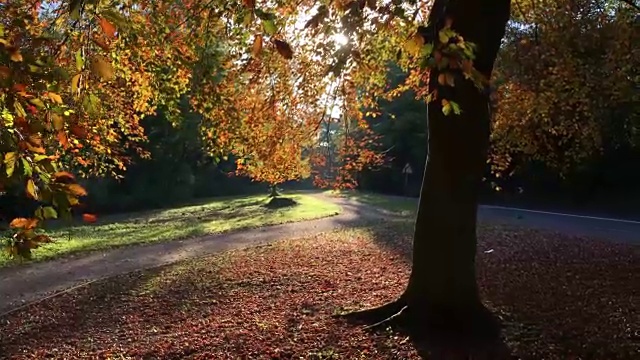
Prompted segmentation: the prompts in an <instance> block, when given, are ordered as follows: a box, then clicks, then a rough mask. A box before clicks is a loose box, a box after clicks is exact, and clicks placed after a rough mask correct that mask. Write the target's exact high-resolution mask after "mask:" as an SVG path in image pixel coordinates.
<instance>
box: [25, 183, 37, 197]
mask: <svg viewBox="0 0 640 360" xmlns="http://www.w3.org/2000/svg"><path fill="white" fill-rule="evenodd" d="M26 191H27V195H29V196H30V197H31V198H32V199H35V200H37V199H38V193H37V191H38V189H37V188H36V183H34V182H33V179H29V180H27V190H26Z"/></svg>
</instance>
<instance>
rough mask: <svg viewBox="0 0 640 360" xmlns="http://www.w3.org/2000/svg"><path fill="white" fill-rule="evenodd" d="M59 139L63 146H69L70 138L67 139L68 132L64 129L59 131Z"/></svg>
mask: <svg viewBox="0 0 640 360" xmlns="http://www.w3.org/2000/svg"><path fill="white" fill-rule="evenodd" d="M57 137H58V141H59V142H60V145H62V147H63V148H65V149H66V148H67V147H69V139H67V134H66V133H65V132H64V131H58V136H57Z"/></svg>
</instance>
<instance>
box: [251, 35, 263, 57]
mask: <svg viewBox="0 0 640 360" xmlns="http://www.w3.org/2000/svg"><path fill="white" fill-rule="evenodd" d="M260 51H262V35H256V38H255V39H254V40H253V47H252V49H251V54H252V55H253V56H255V57H257V56H258V55H260Z"/></svg>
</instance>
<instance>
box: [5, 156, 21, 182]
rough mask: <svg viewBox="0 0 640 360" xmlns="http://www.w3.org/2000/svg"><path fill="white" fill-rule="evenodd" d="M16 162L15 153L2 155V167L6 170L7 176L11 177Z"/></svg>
mask: <svg viewBox="0 0 640 360" xmlns="http://www.w3.org/2000/svg"><path fill="white" fill-rule="evenodd" d="M17 160H18V158H17V156H16V153H15V152H8V153H6V154H4V166H5V167H6V168H7V169H6V171H7V176H8V177H11V175H13V171H14V170H15V168H16V161H17Z"/></svg>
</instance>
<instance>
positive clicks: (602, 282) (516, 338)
mask: <svg viewBox="0 0 640 360" xmlns="http://www.w3.org/2000/svg"><path fill="white" fill-rule="evenodd" d="M396 225H397V226H396ZM396 225H393V226H389V224H383V225H376V226H363V227H359V228H349V229H342V230H339V231H334V232H330V233H324V234H318V235H315V236H311V237H308V238H306V239H301V240H283V241H280V242H277V243H274V244H272V245H268V246H261V247H254V248H248V249H242V250H234V251H230V252H226V253H223V254H218V255H215V256H209V257H203V258H199V259H195V260H193V259H192V260H189V261H183V262H179V263H175V264H172V265H168V266H163V267H159V268H155V269H149V270H144V271H139V272H134V273H130V274H127V275H122V276H117V277H114V278H110V279H106V280H103V281H99V282H96V283H94V284H92V285H89V286H86V287H82V288H79V289H75V290H73V291H70V292H68V293H65V294H62V295H60V296H58V297H54V298H51V299H48V300H46V301H43V302H41V303H38V304H36V305H33V306H30V307H27V308H24V309H22V310H19V311H17V312H15V313H12V314H10V315H8V316H6V317H3V318H0V334H3V336H1V337H0V349H3V355H4V356H6V357H8V358H12V359H44V358H59V359H63V358H65V359H95V358H104V359H141V358H146V359H178V358H188V359H232V358H234V359H237V358H243V359H408V360H412V359H416V360H417V359H421V358H423V356H425V357H426V358H427V359H443V358H447V359H450V358H456V359H458V358H461V357H444V356H437V355H435V354H433V353H431V354H429V351H432V350H430V349H429V348H428V347H427V346H426V345H425V344H423V343H421V342H420V341H414V340H415V339H411V338H410V337H408V335H407V334H406V333H404V332H403V331H402V329H395V328H394V329H380V330H379V331H367V330H365V329H363V327H362V326H353V325H349V324H346V323H345V322H344V321H343V320H340V319H335V318H332V316H331V315H333V314H335V313H339V312H343V311H349V310H353V309H359V308H366V307H370V306H375V305H378V304H382V303H384V302H386V301H388V300H391V299H394V298H395V297H397V296H398V295H399V294H400V293H401V292H402V291H403V289H404V286H405V282H406V280H407V278H408V275H409V272H410V266H411V265H410V249H411V233H412V231H411V230H412V227H411V226H409V225H408V224H407V223H397V224H396ZM478 247H479V252H478V264H477V266H478V285H479V287H480V289H481V293H482V297H483V299H484V300H485V301H486V302H487V304H488V305H489V306H490V308H491V310H492V311H493V312H494V313H496V314H498V315H499V316H500V317H501V318H502V319H503V323H504V325H505V328H504V337H505V342H506V343H507V345H508V346H509V347H510V349H511V352H512V353H513V354H514V355H515V356H516V357H515V358H520V359H523V360H529V359H531V360H534V359H536V360H537V359H550V360H555V359H558V360H560V359H634V358H636V359H637V356H636V355H637V349H638V345H639V341H638V340H639V339H638V336H637V327H636V326H635V325H636V324H637V314H638V311H639V310H640V306H639V304H638V302H637V301H633V300H634V299H635V298H634V296H635V295H634V294H636V293H637V286H636V284H637V281H636V280H637V279H636V278H634V274H637V273H638V270H639V269H640V268H639V266H640V253H639V252H638V250H637V248H634V247H633V246H629V245H622V244H610V243H604V242H596V241H591V240H589V239H579V238H570V237H564V236H560V235H557V234H548V233H542V232H536V231H529V230H526V231H525V230H518V229H513V228H509V227H503V226H481V227H480V228H479V246H478ZM488 249H493V250H494V251H492V252H490V253H488V252H486V250H488ZM465 358H466V357H465ZM474 358H476V357H475V356H474ZM479 358H487V359H496V360H497V359H498V358H496V357H490V356H489V357H479Z"/></svg>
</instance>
